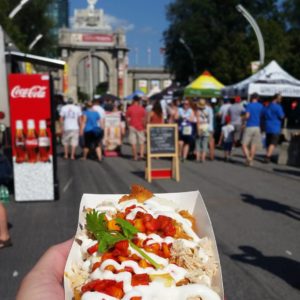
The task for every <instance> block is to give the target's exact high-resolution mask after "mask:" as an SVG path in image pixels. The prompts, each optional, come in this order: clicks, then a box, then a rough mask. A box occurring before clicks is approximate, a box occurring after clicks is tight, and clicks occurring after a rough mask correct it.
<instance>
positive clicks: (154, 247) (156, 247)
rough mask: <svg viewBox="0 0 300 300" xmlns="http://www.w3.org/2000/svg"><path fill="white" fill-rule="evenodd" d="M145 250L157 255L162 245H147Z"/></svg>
mask: <svg viewBox="0 0 300 300" xmlns="http://www.w3.org/2000/svg"><path fill="white" fill-rule="evenodd" d="M144 249H145V250H146V251H148V252H152V253H155V254H157V253H158V252H159V250H160V244H158V243H154V244H151V245H146V246H145V247H144Z"/></svg>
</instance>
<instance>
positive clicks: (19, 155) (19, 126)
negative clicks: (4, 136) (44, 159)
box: [15, 120, 26, 163]
mask: <svg viewBox="0 0 300 300" xmlns="http://www.w3.org/2000/svg"><path fill="white" fill-rule="evenodd" d="M15 148H16V163H23V162H24V161H25V160H26V149H25V136H24V132H23V122H22V121H21V120H17V121H16V136H15Z"/></svg>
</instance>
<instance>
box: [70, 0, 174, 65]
mask: <svg viewBox="0 0 300 300" xmlns="http://www.w3.org/2000/svg"><path fill="white" fill-rule="evenodd" d="M171 2H172V0H98V2H97V4H96V8H102V9H103V10H104V13H105V14H106V15H108V19H109V20H110V22H111V24H112V25H113V26H117V27H119V26H122V27H123V28H125V29H127V46H128V47H129V48H130V52H129V65H130V66H132V67H133V66H136V65H138V66H150V65H151V66H161V65H162V63H163V58H162V56H161V54H160V51H159V50H160V48H161V47H164V44H163V31H164V30H165V29H167V27H168V22H167V20H166V5H167V4H169V3H171ZM69 3H70V17H72V16H73V15H74V9H76V8H86V7H87V1H86V0H70V1H69ZM147 49H151V56H150V57H151V59H150V60H149V54H148V53H149V50H147Z"/></svg>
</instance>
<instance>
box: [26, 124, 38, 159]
mask: <svg viewBox="0 0 300 300" xmlns="http://www.w3.org/2000/svg"><path fill="white" fill-rule="evenodd" d="M25 146H26V151H27V158H28V162H30V163H35V162H37V158H38V139H37V136H36V132H35V124H34V120H27V135H26V140H25Z"/></svg>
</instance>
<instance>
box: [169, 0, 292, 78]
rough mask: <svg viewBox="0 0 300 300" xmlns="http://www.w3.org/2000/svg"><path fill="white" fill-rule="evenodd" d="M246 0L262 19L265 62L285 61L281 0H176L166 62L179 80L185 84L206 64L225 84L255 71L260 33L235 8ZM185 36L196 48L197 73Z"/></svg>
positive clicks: (258, 17)
mask: <svg viewBox="0 0 300 300" xmlns="http://www.w3.org/2000/svg"><path fill="white" fill-rule="evenodd" d="M237 4H242V5H243V6H244V7H245V8H246V9H247V10H248V11H249V12H250V13H251V14H252V15H253V16H254V17H255V19H256V21H257V22H258V24H259V26H260V28H261V31H262V34H263V36H264V39H265V47H266V62H267V63H268V62H269V61H270V60H272V59H276V60H278V62H279V63H284V61H285V56H286V51H288V47H289V45H288V38H287V37H286V35H285V22H284V19H283V18H282V12H281V11H280V10H279V9H278V3H277V1H276V0H253V1H239V0H227V1H222V0H201V1H198V0H176V1H175V2H173V3H171V4H170V5H169V6H168V7H167V19H168V20H169V22H170V26H169V28H168V29H167V30H166V32H165V33H164V39H165V44H166V58H167V60H166V62H167V66H168V67H169V68H170V70H171V71H172V72H173V73H174V74H175V76H176V78H177V80H179V81H181V82H183V83H185V82H187V81H188V78H189V77H190V76H191V75H193V76H197V75H199V74H200V73H201V72H202V71H204V70H205V69H208V70H209V71H211V72H212V73H213V74H214V75H215V76H216V77H217V78H219V79H220V81H222V82H223V83H224V84H232V83H235V82H237V81H239V80H241V79H244V78H245V77H246V76H249V75H250V74H251V70H250V63H251V61H254V60H258V59H259V53H258V45H257V40H256V36H255V34H254V32H253V30H252V28H251V26H250V25H249V23H248V22H247V20H246V19H245V18H244V17H243V16H242V15H241V14H240V13H238V11H237V10H236V5H237ZM180 37H181V38H183V39H184V40H185V42H186V44H187V45H188V46H189V47H190V49H191V50H192V53H193V55H194V60H195V64H196V66H197V74H193V68H192V66H193V64H192V62H191V57H190V56H189V55H188V52H187V51H186V49H185V48H184V47H183V45H182V44H181V43H180Z"/></svg>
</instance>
